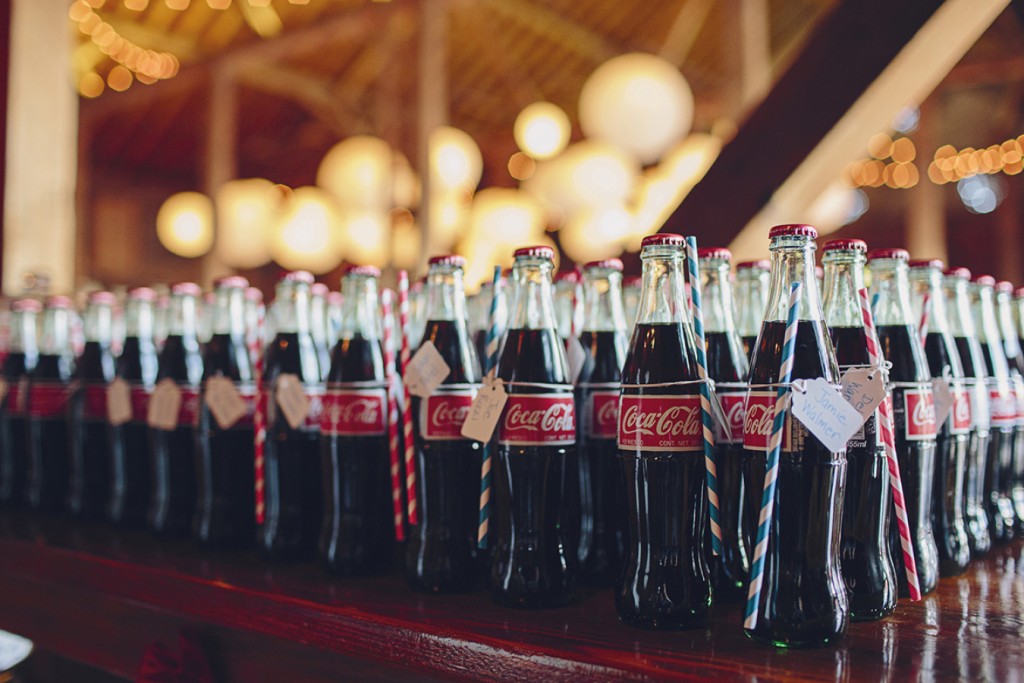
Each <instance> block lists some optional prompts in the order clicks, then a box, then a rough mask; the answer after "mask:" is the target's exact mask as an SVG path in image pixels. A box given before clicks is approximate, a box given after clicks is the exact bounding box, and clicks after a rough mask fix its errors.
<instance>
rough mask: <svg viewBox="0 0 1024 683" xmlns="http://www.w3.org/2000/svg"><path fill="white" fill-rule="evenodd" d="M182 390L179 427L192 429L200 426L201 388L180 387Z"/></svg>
mask: <svg viewBox="0 0 1024 683" xmlns="http://www.w3.org/2000/svg"><path fill="white" fill-rule="evenodd" d="M178 388H179V389H181V405H180V406H178V426H179V427H192V426H195V425H197V424H199V387H190V386H182V385H180V384H179V385H178Z"/></svg>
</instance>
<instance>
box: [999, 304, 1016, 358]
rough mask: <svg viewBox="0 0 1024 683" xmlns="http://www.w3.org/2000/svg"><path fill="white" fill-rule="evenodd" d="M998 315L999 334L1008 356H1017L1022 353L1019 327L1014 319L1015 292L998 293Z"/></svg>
mask: <svg viewBox="0 0 1024 683" xmlns="http://www.w3.org/2000/svg"><path fill="white" fill-rule="evenodd" d="M996 316H997V317H998V319H999V334H1000V336H1001V337H1002V340H1003V348H1004V349H1006V357H1007V358H1016V357H1017V356H1019V355H1020V352H1021V350H1020V340H1019V339H1018V338H1017V328H1016V325H1014V321H1013V294H1011V293H1010V292H997V293H996Z"/></svg>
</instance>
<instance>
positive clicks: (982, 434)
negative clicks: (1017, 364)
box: [942, 268, 992, 556]
mask: <svg viewBox="0 0 1024 683" xmlns="http://www.w3.org/2000/svg"><path fill="white" fill-rule="evenodd" d="M970 278H971V272H970V271H969V270H967V269H966V268H953V269H951V270H947V271H946V273H945V275H944V276H943V278H942V293H943V298H944V299H945V302H946V313H947V315H948V317H949V329H950V333H951V334H952V335H953V343H954V344H955V345H956V350H957V354H958V356H959V357H960V366H961V368H962V369H963V371H964V387H965V388H966V390H967V395H968V398H969V400H970V410H971V433H970V439H969V441H968V446H967V463H966V466H965V483H964V491H965V495H964V516H965V518H966V522H967V541H968V543H969V544H970V548H971V554H972V555H974V556H979V555H984V554H985V553H987V552H988V551H989V549H990V548H991V547H992V537H991V535H990V534H989V528H988V515H987V513H986V506H985V472H986V470H987V466H988V450H989V440H990V433H989V432H990V420H991V410H990V407H989V398H988V386H987V384H986V377H987V375H988V370H987V365H986V364H985V357H984V355H983V354H982V352H981V344H979V343H978V335H977V334H976V331H975V327H974V317H973V315H972V314H971V303H970V300H969V298H968V296H967V282H968V280H970Z"/></svg>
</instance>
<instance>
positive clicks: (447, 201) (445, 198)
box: [428, 191, 472, 253]
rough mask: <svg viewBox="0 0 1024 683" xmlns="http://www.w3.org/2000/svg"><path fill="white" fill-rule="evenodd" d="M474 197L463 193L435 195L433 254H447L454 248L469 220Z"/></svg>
mask: <svg viewBox="0 0 1024 683" xmlns="http://www.w3.org/2000/svg"><path fill="white" fill-rule="evenodd" d="M471 201H472V195H470V194H469V193H467V192H461V191H448V192H441V193H435V194H434V196H433V197H431V199H430V235H429V239H430V244H429V245H428V246H429V248H430V251H431V252H437V253H440V252H445V251H448V250H450V249H451V248H452V245H453V244H455V241H456V240H457V239H458V238H459V235H460V234H462V233H463V231H464V229H465V227H466V221H467V220H468V219H469V206H470V202H471Z"/></svg>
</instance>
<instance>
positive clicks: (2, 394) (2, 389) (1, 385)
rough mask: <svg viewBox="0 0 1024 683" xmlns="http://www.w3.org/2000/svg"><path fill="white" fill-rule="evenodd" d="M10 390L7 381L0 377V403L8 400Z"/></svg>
mask: <svg viewBox="0 0 1024 683" xmlns="http://www.w3.org/2000/svg"><path fill="white" fill-rule="evenodd" d="M9 389H10V386H9V385H8V384H7V380H6V379H4V378H3V377H0V403H3V402H4V399H5V398H7V391H8V390H9Z"/></svg>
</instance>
